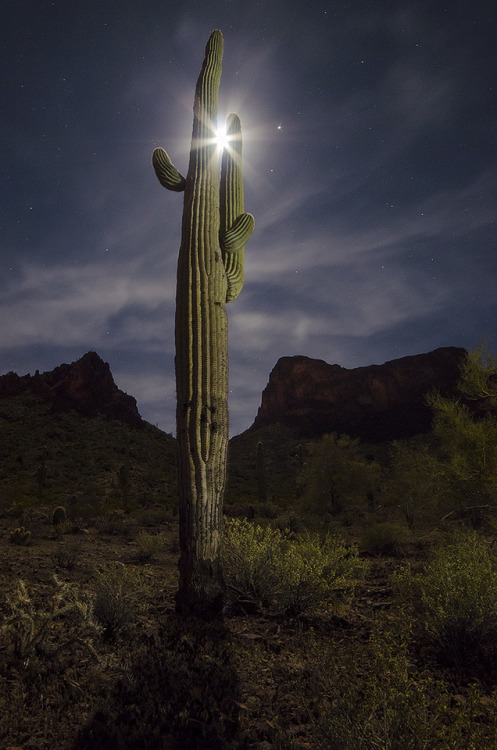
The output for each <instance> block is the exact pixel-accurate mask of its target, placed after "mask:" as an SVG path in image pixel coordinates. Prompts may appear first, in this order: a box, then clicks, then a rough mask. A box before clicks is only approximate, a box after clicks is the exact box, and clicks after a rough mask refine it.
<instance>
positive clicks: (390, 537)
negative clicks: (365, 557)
mask: <svg viewBox="0 0 497 750" xmlns="http://www.w3.org/2000/svg"><path fill="white" fill-rule="evenodd" d="M405 541H406V534H405V531H404V529H402V528H401V527H400V526H399V525H398V524H394V523H372V524H370V525H369V526H366V528H365V529H364V531H363V533H362V536H361V542H360V548H361V549H362V550H364V552H369V554H371V555H393V556H394V557H400V556H401V555H402V553H403V550H404V545H405Z"/></svg>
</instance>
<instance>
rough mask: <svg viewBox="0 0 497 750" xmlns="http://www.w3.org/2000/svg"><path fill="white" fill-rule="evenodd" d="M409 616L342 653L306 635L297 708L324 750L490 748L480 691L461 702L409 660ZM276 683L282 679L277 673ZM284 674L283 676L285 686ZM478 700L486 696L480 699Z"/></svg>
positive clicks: (336, 644) (335, 644)
mask: <svg viewBox="0 0 497 750" xmlns="http://www.w3.org/2000/svg"><path fill="white" fill-rule="evenodd" d="M409 634H410V633H409V622H408V618H403V620H402V621H399V622H398V623H394V624H393V627H392V628H391V630H389V631H386V632H385V631H383V632H382V631H380V630H374V631H373V633H372V635H371V638H370V640H369V641H368V642H366V643H362V644H356V648H355V649H351V648H350V645H349V646H347V647H345V648H344V644H343V643H340V641H333V640H330V641H329V642H328V643H324V642H323V641H322V640H319V641H318V640H316V639H315V638H314V637H313V635H312V634H307V633H306V648H307V654H306V659H305V665H306V667H305V669H302V671H301V676H300V680H299V682H300V684H298V683H297V684H296V685H295V684H294V685H292V691H293V693H294V694H295V693H297V695H298V698H299V705H303V706H305V707H306V708H307V710H308V712H309V713H310V714H311V715H312V716H313V717H315V725H316V730H317V732H319V733H320V734H321V742H320V744H319V745H317V744H316V747H317V746H319V747H323V748H324V747H325V748H327V750H358V749H359V748H360V750H380V749H381V750H435V749H437V750H442V748H444V749H447V750H457V749H458V748H466V750H478V748H484V747H491V746H492V742H493V739H494V737H495V725H493V726H485V723H484V722H481V721H480V720H479V717H480V716H481V710H482V704H481V703H480V701H481V700H482V695H481V692H480V691H479V690H478V688H477V687H476V686H474V685H470V686H468V689H467V695H459V696H458V697H459V699H460V702H457V703H456V702H455V701H454V696H453V694H452V693H451V691H450V690H449V689H448V688H447V685H446V684H445V683H444V682H442V681H441V680H437V679H435V678H434V677H433V676H432V675H430V674H429V673H428V672H420V671H417V670H416V669H415V667H414V665H413V664H412V662H411V659H410V656H409V645H408V640H409ZM281 679H282V681H284V680H285V675H282V676H281ZM290 679H291V675H289V676H288V677H287V679H286V682H287V683H289V682H290ZM483 700H485V696H483Z"/></svg>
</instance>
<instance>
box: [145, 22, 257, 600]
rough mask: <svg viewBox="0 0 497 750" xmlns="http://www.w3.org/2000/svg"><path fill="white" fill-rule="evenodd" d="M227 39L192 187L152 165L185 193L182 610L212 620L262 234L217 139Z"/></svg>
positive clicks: (214, 72) (208, 67) (236, 167)
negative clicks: (232, 422)
mask: <svg viewBox="0 0 497 750" xmlns="http://www.w3.org/2000/svg"><path fill="white" fill-rule="evenodd" d="M222 55H223V36H222V34H221V32H220V31H218V30H216V31H213V32H212V34H211V36H210V37H209V41H208V42H207V46H206V49H205V58H204V63H203V65H202V70H201V72H200V76H199V78H198V81H197V87H196V90H195V98H194V105H193V135H192V144H191V151H190V163H189V167H188V173H187V176H186V178H184V177H182V175H181V174H180V173H179V172H178V170H177V169H176V167H175V166H174V165H173V164H172V162H171V159H170V158H169V156H168V154H167V153H166V152H165V151H164V150H163V149H156V150H155V151H154V154H153V157H152V162H153V165H154V169H155V172H156V175H157V177H158V179H159V182H160V183H161V184H162V185H163V186H164V187H166V188H168V189H169V190H174V191H177V192H181V191H184V202H183V222H182V236H181V246H180V250H179V258H178V277H177V289H176V323H175V341H176V359H175V368H176V396H177V407H176V427H177V439H178V463H179V495H180V549H181V555H180V561H179V569H180V585H179V591H178V593H177V596H176V605H177V609H178V610H179V611H181V612H184V613H191V612H192V613H196V614H202V615H205V614H208V613H215V612H218V611H220V609H221V607H222V604H223V578H222V571H221V566H220V545H221V534H222V504H223V496H224V488H225V482H226V462H227V450H228V324H227V316H226V302H230V301H231V300H233V299H235V297H236V296H238V294H239V292H240V290H241V288H242V285H243V251H244V245H245V242H246V241H247V239H248V238H249V237H250V235H251V234H252V231H253V227H254V219H253V217H252V216H251V215H250V214H247V213H245V212H244V207H243V187H242V171H241V128H240V121H239V119H238V117H237V116H236V115H230V116H229V118H228V126H227V134H228V138H229V142H228V145H227V147H226V148H225V149H224V152H223V157H222V164H221V184H219V163H218V147H217V143H216V139H215V135H216V118H217V107H218V91H219V84H220V80H221V62H222Z"/></svg>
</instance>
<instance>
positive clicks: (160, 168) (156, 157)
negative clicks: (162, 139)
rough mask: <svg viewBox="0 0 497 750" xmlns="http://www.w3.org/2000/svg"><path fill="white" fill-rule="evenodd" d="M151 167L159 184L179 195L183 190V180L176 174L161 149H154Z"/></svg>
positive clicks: (175, 170) (167, 156) (174, 168)
mask: <svg viewBox="0 0 497 750" xmlns="http://www.w3.org/2000/svg"><path fill="white" fill-rule="evenodd" d="M152 165H153V167H154V170H155V174H156V175H157V179H158V180H159V182H160V184H161V185H162V186H163V187H165V188H167V189H168V190H174V191H175V192H177V193H181V192H182V191H183V190H184V189H185V178H184V177H183V176H182V175H181V174H180V173H179V172H178V170H177V169H176V167H175V166H174V164H173V163H172V161H171V159H170V158H169V154H168V153H167V152H166V151H164V149H163V148H156V149H155V151H154V153H153V154H152Z"/></svg>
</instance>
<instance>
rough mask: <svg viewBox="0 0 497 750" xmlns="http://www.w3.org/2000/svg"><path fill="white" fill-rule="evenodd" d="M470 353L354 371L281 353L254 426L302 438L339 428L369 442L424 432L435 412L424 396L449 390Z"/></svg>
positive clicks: (453, 351) (444, 351) (435, 354)
mask: <svg viewBox="0 0 497 750" xmlns="http://www.w3.org/2000/svg"><path fill="white" fill-rule="evenodd" d="M466 356H467V352H466V350H465V349H461V348H456V347H445V348H441V349H436V350H435V351H432V352H429V353H427V354H418V355H415V356H411V357H402V358H401V359H394V360H392V361H390V362H385V364H383V365H370V366H368V367H357V368H354V369H347V368H345V367H340V365H336V364H334V365H330V364H327V363H326V362H324V361H323V360H320V359H310V358H309V357H303V356H296V357H282V358H281V359H279V360H278V362H277V363H276V365H275V367H274V369H273V370H272V372H271V374H270V376H269V383H268V385H267V386H266V388H265V390H264V392H263V394H262V403H261V406H260V408H259V411H258V413H257V416H256V419H255V421H254V423H253V425H252V427H251V428H250V430H254V429H257V428H260V427H263V426H266V425H270V424H282V425H286V426H287V427H290V428H291V429H292V431H293V432H294V433H295V434H297V435H299V436H302V437H315V436H318V435H321V434H324V433H331V432H338V433H346V434H348V435H350V436H352V437H359V438H361V439H362V440H365V441H368V442H380V441H384V440H393V439H399V438H403V437H410V436H412V435H415V434H419V433H422V432H426V431H428V430H429V429H430V423H431V411H430V409H429V408H428V407H427V406H426V404H425V401H424V398H425V395H426V394H427V392H428V391H430V390H431V389H433V388H436V389H439V390H441V391H442V392H450V391H451V390H452V389H453V388H454V386H455V383H456V382H457V380H458V378H459V373H460V366H461V363H462V361H463V359H464V358H465V357H466Z"/></svg>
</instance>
